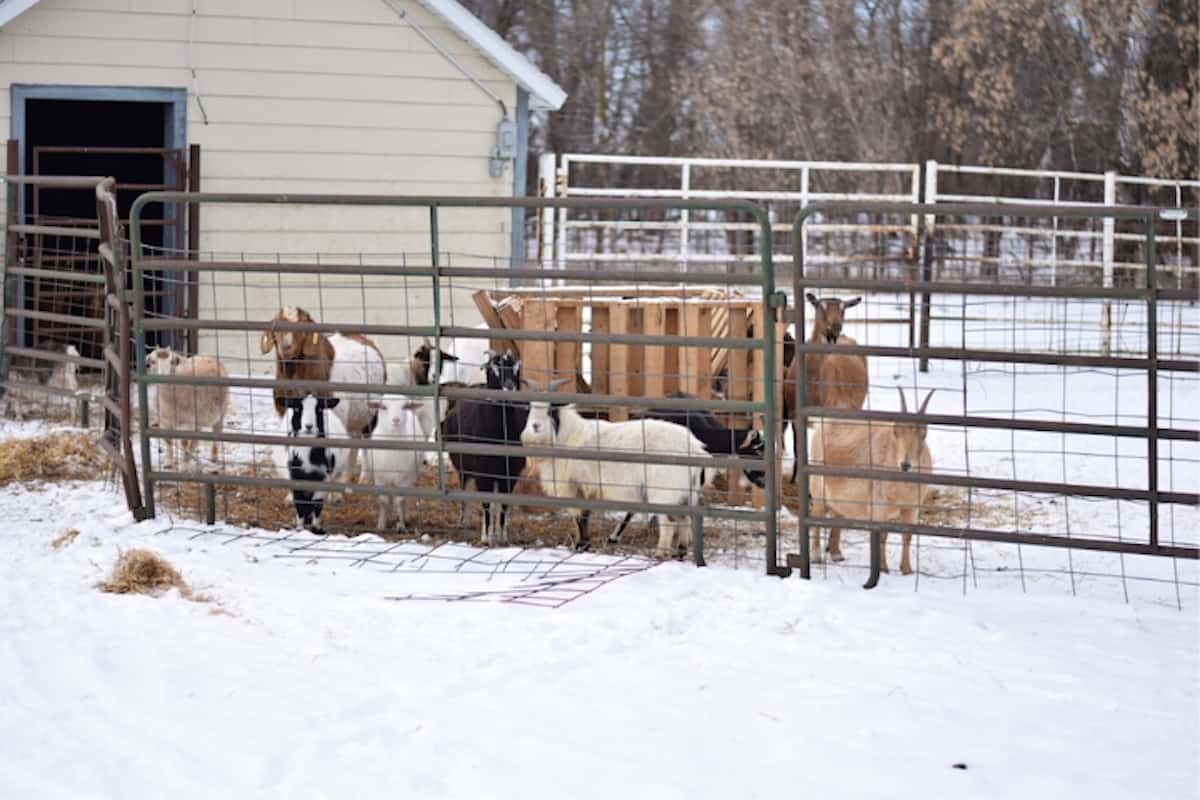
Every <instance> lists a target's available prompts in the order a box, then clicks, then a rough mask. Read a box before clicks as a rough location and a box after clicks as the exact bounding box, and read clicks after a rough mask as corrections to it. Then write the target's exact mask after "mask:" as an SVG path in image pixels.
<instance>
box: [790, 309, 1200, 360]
mask: <svg viewBox="0 0 1200 800" xmlns="http://www.w3.org/2000/svg"><path fill="white" fill-rule="evenodd" d="M1139 291H1142V290H1139ZM1143 294H1144V292H1143ZM796 352H797V353H801V352H804V353H832V352H838V353H857V354H859V355H864V356H894V357H896V358H912V357H913V356H920V355H926V356H928V357H929V358H931V359H938V360H945V361H999V362H1003V363H1011V364H1049V365H1051V366H1059V367H1106V368H1112V369H1133V370H1138V369H1146V368H1147V367H1148V366H1149V359H1145V358H1128V357H1119V356H1081V355H1073V354H1068V353H1063V354H1054V353H1022V352H1011V351H1010V352H1006V351H1003V350H972V349H969V348H955V347H889V346H884V345H862V344H855V345H849V344H824V343H808V342H804V341H801V340H797V342H796ZM1158 369H1160V370H1164V371H1170V372H1200V362H1196V361H1188V360H1180V359H1177V360H1159V362H1158Z"/></svg>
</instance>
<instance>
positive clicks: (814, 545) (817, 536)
mask: <svg viewBox="0 0 1200 800" xmlns="http://www.w3.org/2000/svg"><path fill="white" fill-rule="evenodd" d="M822 530H823V529H822V528H811V529H810V530H809V540H808V560H809V561H811V562H812V563H814V564H820V563H822V562H823V561H824V560H825V551H824V550H822V549H821V531H822ZM829 538H830V540H832V539H833V533H832V532H830V534H829Z"/></svg>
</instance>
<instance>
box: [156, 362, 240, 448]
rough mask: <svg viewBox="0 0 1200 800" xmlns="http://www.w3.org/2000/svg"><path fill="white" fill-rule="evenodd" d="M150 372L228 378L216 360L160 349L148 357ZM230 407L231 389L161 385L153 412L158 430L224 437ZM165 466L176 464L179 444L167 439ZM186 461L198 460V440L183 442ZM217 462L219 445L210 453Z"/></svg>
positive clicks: (223, 387) (157, 386) (213, 444)
mask: <svg viewBox="0 0 1200 800" xmlns="http://www.w3.org/2000/svg"><path fill="white" fill-rule="evenodd" d="M146 372H148V373H150V374H152V375H195V376H200V377H206V378H215V377H220V378H224V377H226V372H225V367H223V366H222V365H221V362H220V360H219V359H218V358H217V357H216V356H208V355H195V356H190V357H189V356H183V355H180V354H179V353H176V352H175V351H174V350H172V349H171V348H169V347H156V348H155V349H154V350H151V351H150V353H148V354H147V355H146ZM228 404H229V387H228V386H184V385H180V384H170V383H161V384H158V385H156V386H155V387H154V400H153V403H152V405H151V409H153V411H154V416H155V419H156V421H157V424H158V427H160V428H165V429H168V430H171V429H173V430H182V431H198V430H201V429H203V428H209V429H211V430H212V432H213V433H220V432H221V430H222V429H223V428H224V426H225V410H226V408H227V406H228ZM166 443H167V456H166V459H165V460H164V466H165V467H167V468H170V467H171V466H173V465H174V463H175V440H174V439H167V440H166ZM182 447H183V452H184V458H185V459H187V458H189V457H190V458H195V455H196V442H195V440H194V439H184V440H183V445H182ZM210 455H211V457H212V460H213V461H216V460H217V443H216V442H213V443H212V450H211V452H210Z"/></svg>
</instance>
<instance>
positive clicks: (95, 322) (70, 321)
mask: <svg viewBox="0 0 1200 800" xmlns="http://www.w3.org/2000/svg"><path fill="white" fill-rule="evenodd" d="M7 313H8V316H10V317H20V318H21V319H36V320H41V321H42V322H58V323H61V324H63V325H74V326H76V327H79V328H95V329H96V330H103V329H104V320H101V319H90V318H88V317H72V316H70V315H69V314H51V313H50V312H49V311H31V310H29V309H26V308H10V309H8V311H7Z"/></svg>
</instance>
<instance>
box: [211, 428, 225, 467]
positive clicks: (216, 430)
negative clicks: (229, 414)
mask: <svg viewBox="0 0 1200 800" xmlns="http://www.w3.org/2000/svg"><path fill="white" fill-rule="evenodd" d="M223 430H225V421H224V420H217V422H216V424H214V425H213V426H212V432H213V435H214V436H220V435H221V432H222V431H223ZM217 444H218V443H217V440H216V439H214V440H213V443H212V448H211V449H210V451H209V456H210V458H211V459H212V461H213V463H214V464H215V463H216V462H217V460H218V458H217V455H218V451H217Z"/></svg>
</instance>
